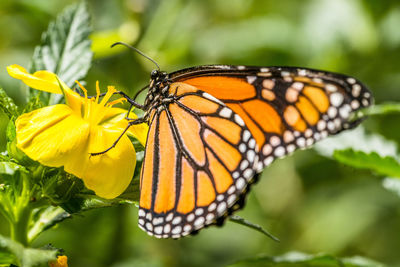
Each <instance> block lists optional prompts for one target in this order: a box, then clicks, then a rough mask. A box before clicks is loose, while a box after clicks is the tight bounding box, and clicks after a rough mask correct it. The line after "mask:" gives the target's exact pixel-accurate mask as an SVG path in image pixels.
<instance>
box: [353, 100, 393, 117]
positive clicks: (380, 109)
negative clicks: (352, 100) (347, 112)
mask: <svg viewBox="0 0 400 267" xmlns="http://www.w3.org/2000/svg"><path fill="white" fill-rule="evenodd" d="M399 112H400V103H384V104H380V105H373V106H370V107H368V108H365V109H361V110H359V111H357V112H356V113H355V114H354V115H353V116H352V118H351V119H352V120H353V119H354V120H357V119H360V118H363V117H365V116H372V115H387V114H391V113H399Z"/></svg>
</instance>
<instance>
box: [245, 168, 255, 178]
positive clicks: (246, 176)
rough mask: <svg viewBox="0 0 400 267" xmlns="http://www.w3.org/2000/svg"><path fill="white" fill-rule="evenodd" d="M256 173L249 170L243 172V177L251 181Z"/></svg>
mask: <svg viewBox="0 0 400 267" xmlns="http://www.w3.org/2000/svg"><path fill="white" fill-rule="evenodd" d="M253 174H254V172H253V170H252V169H247V170H245V171H244V172H243V176H244V178H246V179H247V180H250V178H251V177H252V176H253Z"/></svg>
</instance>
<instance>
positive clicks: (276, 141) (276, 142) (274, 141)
mask: <svg viewBox="0 0 400 267" xmlns="http://www.w3.org/2000/svg"><path fill="white" fill-rule="evenodd" d="M269 143H270V144H271V145H272V146H278V145H279V144H280V143H281V139H280V138H279V137H278V136H275V135H274V136H271V138H270V139H269Z"/></svg>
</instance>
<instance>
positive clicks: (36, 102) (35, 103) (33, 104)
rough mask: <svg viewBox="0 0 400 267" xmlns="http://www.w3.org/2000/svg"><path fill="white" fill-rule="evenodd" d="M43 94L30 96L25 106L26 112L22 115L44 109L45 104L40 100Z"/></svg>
mask: <svg viewBox="0 0 400 267" xmlns="http://www.w3.org/2000/svg"><path fill="white" fill-rule="evenodd" d="M41 93H42V92H39V93H38V94H36V95H31V96H30V98H29V100H28V102H27V103H26V105H25V106H24V110H23V111H22V113H28V112H31V111H32V110H35V109H39V108H42V107H44V104H43V103H42V101H41V100H40V95H41Z"/></svg>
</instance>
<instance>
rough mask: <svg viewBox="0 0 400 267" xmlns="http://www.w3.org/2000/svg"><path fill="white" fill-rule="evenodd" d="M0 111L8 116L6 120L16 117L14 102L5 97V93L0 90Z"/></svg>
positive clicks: (16, 109)
mask: <svg viewBox="0 0 400 267" xmlns="http://www.w3.org/2000/svg"><path fill="white" fill-rule="evenodd" d="M0 109H1V110H3V112H4V113H5V114H6V115H7V116H8V118H12V117H17V116H18V108H17V106H16V105H15V103H14V101H13V100H12V99H11V98H10V97H9V96H8V95H7V93H6V92H5V91H4V90H3V88H0Z"/></svg>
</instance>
